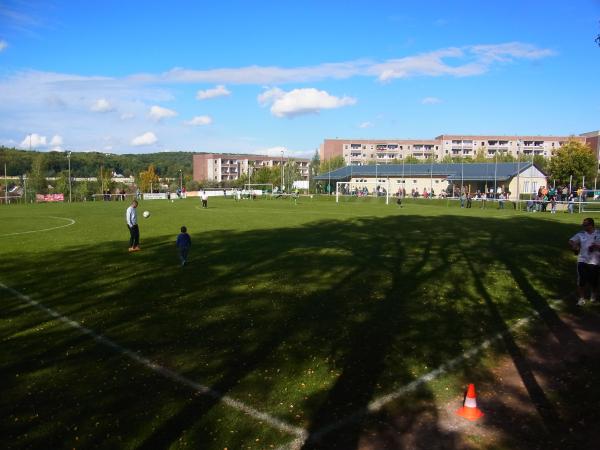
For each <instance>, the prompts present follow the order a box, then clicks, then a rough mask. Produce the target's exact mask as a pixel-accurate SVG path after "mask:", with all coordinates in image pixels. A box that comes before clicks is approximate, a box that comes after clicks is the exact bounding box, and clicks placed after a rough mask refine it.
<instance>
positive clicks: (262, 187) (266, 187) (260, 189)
mask: <svg viewBox="0 0 600 450" xmlns="http://www.w3.org/2000/svg"><path fill="white" fill-rule="evenodd" d="M244 190H245V191H250V192H253V193H256V194H263V193H264V192H266V193H268V194H270V193H272V192H273V183H246V184H245V185H244Z"/></svg>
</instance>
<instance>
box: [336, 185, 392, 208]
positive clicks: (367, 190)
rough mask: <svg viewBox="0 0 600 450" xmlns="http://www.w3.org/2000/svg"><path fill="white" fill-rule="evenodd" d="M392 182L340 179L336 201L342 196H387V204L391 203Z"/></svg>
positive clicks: (348, 197)
mask: <svg viewBox="0 0 600 450" xmlns="http://www.w3.org/2000/svg"><path fill="white" fill-rule="evenodd" d="M390 187H391V185H390V182H389V181H386V182H384V183H377V182H376V181H338V182H337V183H335V202H336V203H339V202H340V198H346V199H351V198H376V199H378V198H380V197H385V204H386V205H389V203H390Z"/></svg>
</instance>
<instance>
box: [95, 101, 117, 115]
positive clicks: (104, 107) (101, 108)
mask: <svg viewBox="0 0 600 450" xmlns="http://www.w3.org/2000/svg"><path fill="white" fill-rule="evenodd" d="M90 109H91V110H92V111H94V112H100V113H105V112H110V111H113V110H114V107H113V106H112V105H111V104H110V102H109V101H108V100H106V99H105V98H100V99H98V100H96V102H95V103H94V104H93V105H92V107H91V108H90Z"/></svg>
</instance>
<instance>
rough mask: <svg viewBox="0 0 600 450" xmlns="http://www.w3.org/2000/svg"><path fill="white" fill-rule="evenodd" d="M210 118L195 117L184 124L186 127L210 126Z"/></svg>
mask: <svg viewBox="0 0 600 450" xmlns="http://www.w3.org/2000/svg"><path fill="white" fill-rule="evenodd" d="M212 121H213V120H212V117H210V116H196V117H194V118H193V119H192V120H188V121H187V122H184V123H185V124H186V125H194V126H198V125H210V124H211V123H212Z"/></svg>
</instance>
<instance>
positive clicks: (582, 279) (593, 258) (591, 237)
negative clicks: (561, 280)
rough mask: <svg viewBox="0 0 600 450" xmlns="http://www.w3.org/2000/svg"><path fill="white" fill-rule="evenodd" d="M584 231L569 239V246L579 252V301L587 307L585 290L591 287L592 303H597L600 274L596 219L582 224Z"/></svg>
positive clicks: (578, 303)
mask: <svg viewBox="0 0 600 450" xmlns="http://www.w3.org/2000/svg"><path fill="white" fill-rule="evenodd" d="M581 226H582V227H583V231H580V232H579V233H577V234H575V235H574V236H573V237H572V238H571V239H569V245H570V246H571V248H572V249H573V251H574V252H577V253H578V255H577V295H578V296H579V300H577V305H578V306H583V305H585V301H586V300H585V289H586V287H588V286H589V290H590V302H592V303H593V302H595V301H596V294H597V292H598V273H599V271H600V231H599V230H597V229H596V228H594V219H592V218H591V217H588V218H586V219H583V223H582V224H581Z"/></svg>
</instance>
